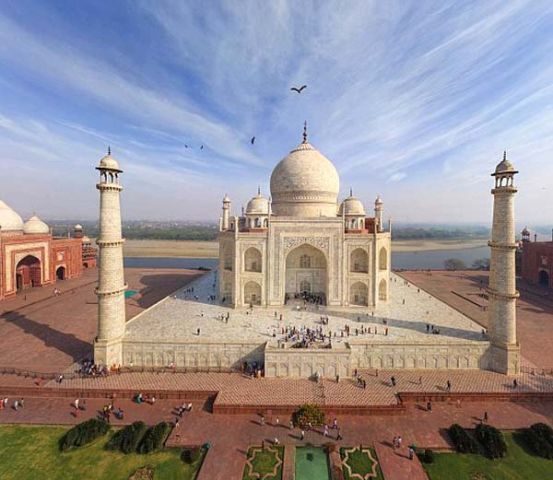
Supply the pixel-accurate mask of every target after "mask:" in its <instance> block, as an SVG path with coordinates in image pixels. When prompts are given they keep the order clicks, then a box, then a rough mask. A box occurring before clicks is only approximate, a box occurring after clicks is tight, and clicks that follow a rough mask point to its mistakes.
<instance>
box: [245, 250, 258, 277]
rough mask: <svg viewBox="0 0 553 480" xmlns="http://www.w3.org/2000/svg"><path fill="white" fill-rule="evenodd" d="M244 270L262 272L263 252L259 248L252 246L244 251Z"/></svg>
mask: <svg viewBox="0 0 553 480" xmlns="http://www.w3.org/2000/svg"><path fill="white" fill-rule="evenodd" d="M244 270H245V271H246V272H261V270H262V259H261V252H260V251H259V250H258V249H257V248H255V247H250V248H248V249H247V250H246V251H245V252H244Z"/></svg>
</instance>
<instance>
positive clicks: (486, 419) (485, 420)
mask: <svg viewBox="0 0 553 480" xmlns="http://www.w3.org/2000/svg"><path fill="white" fill-rule="evenodd" d="M484 422H485V423H487V422H488V412H484Z"/></svg>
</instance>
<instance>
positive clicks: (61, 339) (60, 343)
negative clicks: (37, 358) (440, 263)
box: [0, 311, 92, 367]
mask: <svg viewBox="0 0 553 480" xmlns="http://www.w3.org/2000/svg"><path fill="white" fill-rule="evenodd" d="M0 319H2V320H5V321H6V323H8V324H12V325H15V326H17V327H18V328H20V329H21V330H22V331H23V332H25V333H27V334H29V335H33V336H34V337H36V338H38V339H39V340H41V341H42V342H44V345H45V346H46V347H48V348H54V349H56V350H58V351H60V352H63V353H64V354H66V355H68V356H70V357H71V359H72V360H73V361H74V362H76V361H79V360H80V359H82V358H84V357H86V356H91V354H92V345H91V344H90V343H88V342H85V341H83V340H81V339H79V338H77V337H76V336H75V335H73V334H70V333H64V332H60V331H59V330H56V329H54V328H52V327H50V326H48V325H45V324H42V323H39V322H36V321H34V320H31V319H30V318H28V317H26V316H25V315H23V314H21V313H19V312H16V311H12V312H6V313H4V314H3V315H2V316H0ZM37 353H38V352H36V351H35V352H32V354H33V355H36V354H37ZM14 366H15V365H14ZM43 366H44V367H47V364H46V362H44V363H43Z"/></svg>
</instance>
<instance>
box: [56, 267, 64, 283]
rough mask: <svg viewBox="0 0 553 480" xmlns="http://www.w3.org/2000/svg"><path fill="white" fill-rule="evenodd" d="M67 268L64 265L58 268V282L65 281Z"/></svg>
mask: <svg viewBox="0 0 553 480" xmlns="http://www.w3.org/2000/svg"><path fill="white" fill-rule="evenodd" d="M65 275H66V274H65V267H64V266H63V265H62V266H60V267H58V268H56V278H57V279H58V280H65Z"/></svg>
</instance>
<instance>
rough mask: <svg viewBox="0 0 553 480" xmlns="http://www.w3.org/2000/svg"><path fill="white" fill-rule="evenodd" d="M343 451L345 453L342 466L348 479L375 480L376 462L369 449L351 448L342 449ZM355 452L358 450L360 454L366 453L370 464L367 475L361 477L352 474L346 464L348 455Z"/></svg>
mask: <svg viewBox="0 0 553 480" xmlns="http://www.w3.org/2000/svg"><path fill="white" fill-rule="evenodd" d="M343 450H344V452H345V456H344V459H343V460H342V465H343V466H344V467H345V468H346V469H347V470H348V475H349V478H358V479H359V480H369V479H370V478H376V475H377V474H376V466H377V465H378V461H377V460H376V459H375V458H373V456H372V452H371V450H370V448H367V447H366V448H361V447H360V446H359V447H352V448H345V447H343ZM355 450H360V451H361V453H366V454H367V456H368V457H369V460H370V461H371V462H372V471H371V472H369V473H367V474H366V475H365V476H362V475H361V474H359V473H353V472H352V471H351V466H350V465H349V463H348V460H349V454H350V453H353V452H354V451H355Z"/></svg>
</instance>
